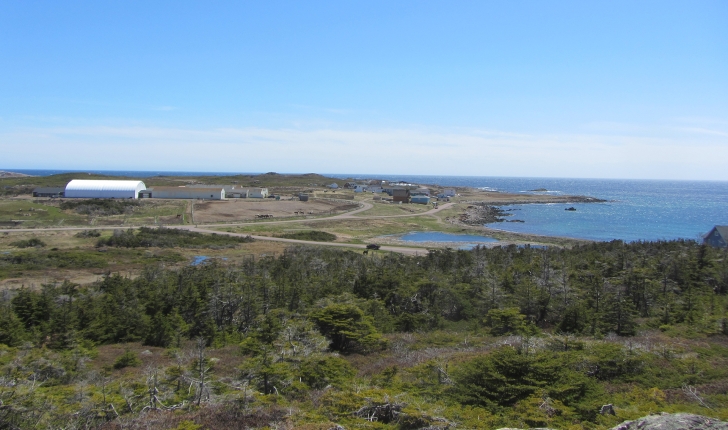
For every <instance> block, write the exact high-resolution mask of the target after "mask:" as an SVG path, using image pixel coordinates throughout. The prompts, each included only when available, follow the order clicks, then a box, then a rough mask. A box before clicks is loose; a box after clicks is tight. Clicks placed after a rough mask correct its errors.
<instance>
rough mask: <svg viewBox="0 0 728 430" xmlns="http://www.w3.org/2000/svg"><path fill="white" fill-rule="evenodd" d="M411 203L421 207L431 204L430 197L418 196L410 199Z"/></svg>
mask: <svg viewBox="0 0 728 430" xmlns="http://www.w3.org/2000/svg"><path fill="white" fill-rule="evenodd" d="M410 203H418V204H421V205H429V204H430V196H424V195H418V196H412V197H410Z"/></svg>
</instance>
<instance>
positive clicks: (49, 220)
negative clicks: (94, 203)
mask: <svg viewBox="0 0 728 430" xmlns="http://www.w3.org/2000/svg"><path fill="white" fill-rule="evenodd" d="M87 220H88V217H86V216H84V215H80V214H76V213H73V212H70V211H63V210H61V209H59V208H58V207H56V206H51V205H46V204H42V203H35V202H34V201H33V200H24V199H2V200H0V223H3V224H5V223H10V222H12V221H22V225H23V227H38V226H48V225H60V224H72V225H75V224H81V223H84V222H87Z"/></svg>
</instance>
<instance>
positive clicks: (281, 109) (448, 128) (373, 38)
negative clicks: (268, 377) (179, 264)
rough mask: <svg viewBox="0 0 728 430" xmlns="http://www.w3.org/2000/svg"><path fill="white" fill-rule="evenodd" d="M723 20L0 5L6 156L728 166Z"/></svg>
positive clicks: (336, 165) (503, 7)
mask: <svg viewBox="0 0 728 430" xmlns="http://www.w3.org/2000/svg"><path fill="white" fill-rule="evenodd" d="M727 23H728V2H725V1H684V2H671V1H654V2H651V1H638V2H635V1H604V2H591V1H588V2H584V1H574V2H563V1H551V2H547V1H497V2H495V1H493V2H487V1H473V2H465V1H461V2H453V1H440V2H432V1H412V2H397V1H391V0H390V1H381V2H378V1H361V2H357V1H332V2H317V1H310V2H300V1H299V2H275V1H265V2H223V1H220V2H213V1H211V2H184V1H174V2H172V1H170V2H151V1H144V2H142V1H139V2H132V1H124V2H122V1H117V2H90V1H89V2H73V1H69V2H50V1H49V2H32V1H29V2H2V3H0V58H2V62H1V63H0V64H1V65H2V66H1V67H0V150H1V152H0V154H1V155H0V168H6V169H12V168H25V169H30V168H54V169H111V170H122V169H133V170H193V171H241V172H251V171H252V172H265V171H278V172H320V173H327V172H351V173H374V174H376V173H382V174H385V173H400V174H439V175H482V176H545V177H549V176H551V177H604V178H656V179H657V178H664V179H713V180H728V169H726V168H725V160H728V25H727ZM39 155H40V156H39Z"/></svg>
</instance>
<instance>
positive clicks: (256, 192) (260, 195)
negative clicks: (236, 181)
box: [248, 188, 268, 199]
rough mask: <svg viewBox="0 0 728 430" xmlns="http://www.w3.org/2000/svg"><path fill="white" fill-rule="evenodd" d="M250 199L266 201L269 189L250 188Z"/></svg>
mask: <svg viewBox="0 0 728 430" xmlns="http://www.w3.org/2000/svg"><path fill="white" fill-rule="evenodd" d="M248 197H249V198H251V199H265V198H267V197H268V188H250V189H248Z"/></svg>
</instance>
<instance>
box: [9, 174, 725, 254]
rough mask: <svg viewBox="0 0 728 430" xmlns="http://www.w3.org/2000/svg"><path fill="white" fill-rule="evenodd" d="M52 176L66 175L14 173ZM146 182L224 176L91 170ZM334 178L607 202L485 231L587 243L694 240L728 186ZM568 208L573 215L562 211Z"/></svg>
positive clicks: (715, 216)
mask: <svg viewBox="0 0 728 430" xmlns="http://www.w3.org/2000/svg"><path fill="white" fill-rule="evenodd" d="M7 170H11V171H14V172H21V173H27V174H31V175H39V176H45V175H52V174H56V173H66V172H69V171H68V170H54V171H51V170H17V169H7ZM95 173H105V174H113V175H123V176H132V177H139V178H147V177H151V176H157V175H176V176H193V175H211V176H212V175H230V174H239V173H228V172H161V171H160V172H148V171H145V172H138V171H95ZM328 175H329V176H333V177H337V178H351V177H353V178H378V179H387V180H390V181H407V182H412V183H421V184H438V185H445V186H448V185H450V186H464V187H475V188H484V189H489V190H495V191H504V192H514V193H530V194H539V193H536V192H533V191H530V190H535V189H541V188H545V189H547V190H549V191H548V192H545V193H542V194H555V195H558V194H573V195H584V196H591V197H597V198H600V199H605V200H609V201H608V202H606V203H573V204H545V205H540V204H532V205H513V206H508V207H507V209H515V210H513V211H512V212H511V213H513V216H512V217H508V219H519V220H523V221H525V222H523V223H515V222H513V223H508V222H503V223H495V224H490V225H489V227H492V228H498V229H502V230H507V231H512V232H520V233H532V234H541V235H549V236H566V237H574V238H582V239H593V240H612V239H622V240H626V241H635V240H658V239H677V238H685V239H698V238H699V237H700V235H701V234H704V233H707V232H708V231H709V230H710V229H711V228H712V227H713V226H714V225H716V224H719V225H728V182H709V181H647V180H617V179H559V178H501V177H487V176H409V175H362V174H357V175H353V174H328ZM570 206H573V207H575V208H576V211H573V212H571V211H565V210H564V209H565V208H567V207H570Z"/></svg>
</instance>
